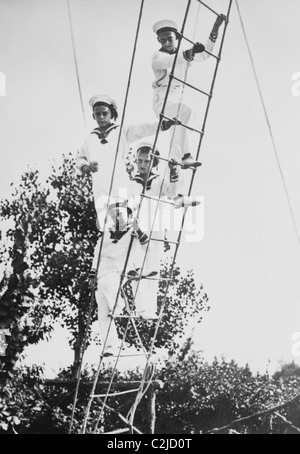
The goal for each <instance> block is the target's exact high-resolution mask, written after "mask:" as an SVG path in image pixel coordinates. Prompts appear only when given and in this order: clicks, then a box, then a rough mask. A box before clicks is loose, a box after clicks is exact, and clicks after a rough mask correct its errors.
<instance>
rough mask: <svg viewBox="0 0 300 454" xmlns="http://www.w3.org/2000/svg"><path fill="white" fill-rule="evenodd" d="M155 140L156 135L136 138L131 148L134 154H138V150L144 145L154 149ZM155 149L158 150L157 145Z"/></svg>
mask: <svg viewBox="0 0 300 454" xmlns="http://www.w3.org/2000/svg"><path fill="white" fill-rule="evenodd" d="M154 140H155V136H148V137H144V138H143V139H139V140H136V141H135V142H133V143H132V144H131V145H130V149H131V150H132V152H133V153H134V155H136V154H137V152H138V150H139V149H140V148H142V147H148V148H151V149H152V148H153V145H154ZM155 149H156V151H158V150H157V146H156V147H155Z"/></svg>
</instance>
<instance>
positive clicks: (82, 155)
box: [76, 142, 98, 174]
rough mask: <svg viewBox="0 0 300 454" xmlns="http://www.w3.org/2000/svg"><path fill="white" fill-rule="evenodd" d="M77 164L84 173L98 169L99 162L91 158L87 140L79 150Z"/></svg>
mask: <svg viewBox="0 0 300 454" xmlns="http://www.w3.org/2000/svg"><path fill="white" fill-rule="evenodd" d="M76 165H77V168H78V170H79V171H80V172H81V173H82V174H85V173H91V172H97V171H98V163H97V162H96V161H90V159H89V153H88V151H87V144H86V142H85V143H84V144H83V146H82V147H81V148H80V149H79V150H78V152H77V159H76Z"/></svg>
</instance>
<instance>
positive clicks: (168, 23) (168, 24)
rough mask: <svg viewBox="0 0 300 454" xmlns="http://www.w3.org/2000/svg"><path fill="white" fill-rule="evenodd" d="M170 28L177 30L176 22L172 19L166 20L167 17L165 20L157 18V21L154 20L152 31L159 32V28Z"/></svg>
mask: <svg viewBox="0 0 300 454" xmlns="http://www.w3.org/2000/svg"><path fill="white" fill-rule="evenodd" d="M165 28H166V29H170V30H173V31H175V32H177V31H178V25H177V24H176V22H174V21H172V20H168V19H165V20H159V21H158V22H155V24H154V25H153V31H154V33H156V34H157V33H159V31H160V30H161V29H165Z"/></svg>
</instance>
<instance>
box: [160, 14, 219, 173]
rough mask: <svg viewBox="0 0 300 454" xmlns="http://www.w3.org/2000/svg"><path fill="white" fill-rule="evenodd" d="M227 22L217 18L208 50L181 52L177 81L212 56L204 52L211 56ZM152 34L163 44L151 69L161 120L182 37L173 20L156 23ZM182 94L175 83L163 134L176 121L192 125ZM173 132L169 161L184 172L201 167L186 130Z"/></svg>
mask: <svg viewBox="0 0 300 454" xmlns="http://www.w3.org/2000/svg"><path fill="white" fill-rule="evenodd" d="M224 20H226V16H224V15H223V14H221V15H219V16H218V17H217V19H216V21H215V23H214V26H213V28H212V31H211V33H210V35H209V39H208V41H207V44H206V46H204V45H203V44H201V43H198V42H197V43H195V44H194V45H193V47H192V48H190V49H187V50H183V51H181V50H180V51H179V53H178V57H177V60H176V68H175V70H176V77H177V78H178V79H180V80H184V76H185V70H186V66H187V64H188V65H189V66H190V65H191V64H192V62H193V61H195V62H202V61H204V60H206V59H207V58H208V57H209V56H210V55H209V54H208V53H206V52H205V50H207V51H208V52H210V53H211V52H212V50H213V48H214V45H215V42H216V39H217V37H218V30H219V28H220V26H221V24H222V22H223V21H224ZM153 31H154V33H156V35H157V40H158V42H159V43H160V44H161V48H160V49H159V50H158V51H156V52H154V54H153V56H152V69H153V72H154V75H155V81H154V82H153V84H152V87H153V110H154V112H155V114H156V116H157V117H158V118H159V116H160V114H161V111H162V107H163V104H164V99H165V95H166V92H167V87H168V84H169V76H170V72H171V69H172V67H173V63H174V59H175V54H176V50H177V41H178V39H179V37H180V35H179V34H178V26H177V24H176V23H175V22H174V21H172V20H160V21H158V22H155V24H154V25H153ZM181 93H182V83H181V82H179V81H177V80H175V79H173V80H172V83H171V86H170V90H169V93H168V98H167V102H166V106H165V110H164V115H166V116H167V117H168V118H170V120H168V119H166V118H163V119H162V122H161V126H162V129H163V130H164V128H166V129H169V128H170V126H173V124H174V121H173V119H174V118H176V119H177V121H179V122H182V123H183V124H185V125H188V124H189V120H190V118H191V114H192V109H191V107H190V106H189V105H188V104H186V103H182V102H181V101H180V98H181ZM173 129H174V128H171V129H170V136H171V144H172V146H171V152H170V158H171V159H175V160H176V161H177V162H178V163H179V164H181V166H182V169H187V168H195V167H198V166H199V165H200V162H198V161H195V160H194V159H193V158H192V155H191V153H190V149H189V142H188V137H187V133H188V131H187V129H186V128H185V127H184V126H178V125H176V126H175V131H174V130H173ZM173 135H174V136H173ZM172 137H173V138H172Z"/></svg>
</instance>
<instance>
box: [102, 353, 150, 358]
mask: <svg viewBox="0 0 300 454" xmlns="http://www.w3.org/2000/svg"><path fill="white" fill-rule="evenodd" d="M101 356H103V355H101ZM135 356H150V353H131V354H127V355H126V354H124V355H122V354H121V355H109V356H105V358H133V357H135Z"/></svg>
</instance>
